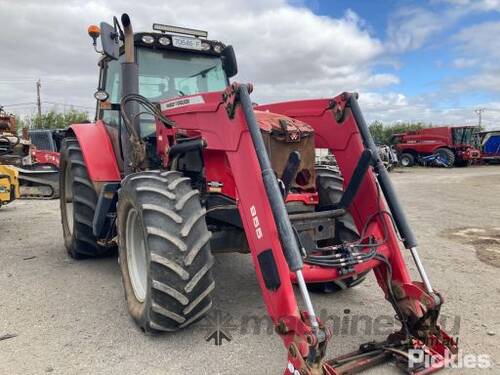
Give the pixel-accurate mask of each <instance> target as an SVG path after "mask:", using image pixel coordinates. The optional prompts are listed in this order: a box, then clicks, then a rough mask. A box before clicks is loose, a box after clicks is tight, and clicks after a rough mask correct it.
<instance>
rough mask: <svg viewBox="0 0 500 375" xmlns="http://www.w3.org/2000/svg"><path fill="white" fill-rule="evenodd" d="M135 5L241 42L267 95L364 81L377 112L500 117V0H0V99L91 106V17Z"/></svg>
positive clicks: (441, 118) (244, 71) (248, 70)
mask: <svg viewBox="0 0 500 375" xmlns="http://www.w3.org/2000/svg"><path fill="white" fill-rule="evenodd" d="M123 12H127V13H128V14H129V15H130V17H131V19H132V22H133V25H134V29H135V30H136V31H150V30H151V25H152V23H154V22H157V23H165V24H173V25H178V26H186V27H193V28H199V29H204V30H207V31H208V32H209V38H210V39H216V40H221V41H223V42H224V43H226V44H232V45H233V46H234V49H235V52H236V55H237V59H238V65H239V73H238V75H237V76H236V77H235V78H234V80H236V81H239V82H252V83H254V87H255V89H254V93H253V94H252V96H253V100H254V101H255V102H257V103H259V104H262V103H266V102H277V101H282V100H291V99H300V98H314V97H317V98H325V97H333V96H335V95H336V94H338V93H340V92H343V91H356V92H358V93H359V95H360V99H359V100H360V105H361V108H362V109H363V112H364V114H365V117H366V118H367V120H368V121H369V122H371V121H376V120H378V121H382V122H384V123H388V124H390V123H395V122H401V121H405V122H425V123H432V124H434V125H439V124H451V125H458V124H477V122H478V115H477V113H476V112H475V110H477V109H484V111H483V112H482V121H483V125H484V126H486V127H487V128H490V129H493V128H498V129H500V66H499V64H498V61H499V59H500V38H498V36H499V35H500V0H427V1H425V0H421V1H412V0H402V1H395V0H377V1H371V0H364V1H361V0H288V1H286V0H252V1H248V0H200V1H187V0H169V1H164V0H162V1H157V0H148V1H142V2H137V1H133V0H110V1H91V0H85V1H82V0H50V1H47V0H36V1H34V0H0V25H2V31H1V33H0V51H1V52H0V105H3V106H5V109H6V110H7V111H9V112H14V113H17V114H19V115H26V114H30V113H34V112H35V111H36V106H35V101H36V89H35V87H36V86H35V83H36V81H37V80H38V79H40V82H41V97H42V108H43V110H50V109H53V108H54V109H56V110H60V111H63V110H69V109H70V108H71V106H73V108H75V109H79V110H86V111H88V112H89V113H93V110H94V108H95V100H94V99H93V93H94V92H95V90H96V87H97V65H96V63H97V59H98V57H99V56H98V55H97V54H96V52H94V50H93V48H92V45H91V40H90V38H89V37H88V35H87V27H88V25H90V24H99V23H100V22H101V21H107V22H111V20H112V17H113V16H114V15H116V16H119V15H120V14H121V13H123Z"/></svg>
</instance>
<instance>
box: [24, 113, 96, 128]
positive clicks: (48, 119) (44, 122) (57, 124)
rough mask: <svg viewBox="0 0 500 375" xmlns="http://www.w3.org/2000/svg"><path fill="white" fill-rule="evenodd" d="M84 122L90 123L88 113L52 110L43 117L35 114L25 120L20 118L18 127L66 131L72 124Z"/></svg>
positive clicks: (43, 114)
mask: <svg viewBox="0 0 500 375" xmlns="http://www.w3.org/2000/svg"><path fill="white" fill-rule="evenodd" d="M83 122H89V116H88V113H87V112H82V111H77V110H74V109H71V110H69V111H67V112H57V111H55V110H50V111H48V112H45V113H42V115H41V116H38V114H33V115H30V116H26V117H23V118H18V119H17V127H18V129H20V128H24V127H26V128H29V129H64V128H67V127H68V126H70V125H71V124H80V123H83Z"/></svg>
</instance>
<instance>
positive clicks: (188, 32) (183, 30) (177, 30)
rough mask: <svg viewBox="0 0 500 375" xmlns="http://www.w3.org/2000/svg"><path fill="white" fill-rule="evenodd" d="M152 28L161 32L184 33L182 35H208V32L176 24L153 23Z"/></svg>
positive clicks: (204, 36)
mask: <svg viewBox="0 0 500 375" xmlns="http://www.w3.org/2000/svg"><path fill="white" fill-rule="evenodd" d="M153 30H155V31H161V32H162V33H176V34H184V35H192V36H196V37H199V36H201V37H203V38H206V37H208V32H206V31H203V30H197V29H190V28H188V27H178V26H170V25H163V24H161V23H153Z"/></svg>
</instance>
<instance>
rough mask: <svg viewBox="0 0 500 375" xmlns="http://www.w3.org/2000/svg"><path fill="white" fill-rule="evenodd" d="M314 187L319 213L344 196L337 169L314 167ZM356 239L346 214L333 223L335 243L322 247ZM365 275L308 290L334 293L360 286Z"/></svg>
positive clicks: (350, 221) (323, 284)
mask: <svg viewBox="0 0 500 375" xmlns="http://www.w3.org/2000/svg"><path fill="white" fill-rule="evenodd" d="M316 187H317V190H318V195H319V204H318V206H317V210H318V211H321V209H322V208H323V207H325V208H326V207H331V206H333V205H334V204H336V203H338V202H340V199H341V198H342V195H343V194H344V179H343V178H342V176H341V174H340V171H339V169H338V168H336V167H330V166H319V167H316ZM357 239H359V232H358V229H357V228H356V225H355V224H354V219H353V217H352V216H351V214H350V213H346V214H345V215H344V216H341V217H339V218H337V219H336V221H335V241H333V242H332V243H329V244H323V245H335V244H337V245H338V244H342V243H344V242H352V241H356V240H357ZM366 274H367V272H365V273H363V274H359V275H355V276H350V277H347V278H345V279H339V280H334V281H329V282H325V283H311V284H308V288H309V289H310V290H311V291H313V292H321V293H334V292H338V291H340V290H344V289H348V288H352V287H353V286H356V285H358V284H361V283H362V282H363V281H364V280H365V276H366Z"/></svg>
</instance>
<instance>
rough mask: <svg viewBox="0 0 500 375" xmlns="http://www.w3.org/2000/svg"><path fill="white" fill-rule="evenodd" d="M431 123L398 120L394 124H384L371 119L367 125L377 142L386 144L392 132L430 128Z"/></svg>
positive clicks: (389, 141)
mask: <svg viewBox="0 0 500 375" xmlns="http://www.w3.org/2000/svg"><path fill="white" fill-rule="evenodd" d="M431 126H432V125H431V124H426V123H423V122H398V123H395V124H390V125H388V124H384V123H382V122H381V121H373V122H372V123H371V124H370V125H369V129H370V133H372V137H373V139H374V140H375V143H377V144H384V145H388V144H390V143H391V138H392V135H393V134H399V133H404V132H408V131H414V130H419V129H424V128H430V127H431Z"/></svg>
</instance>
